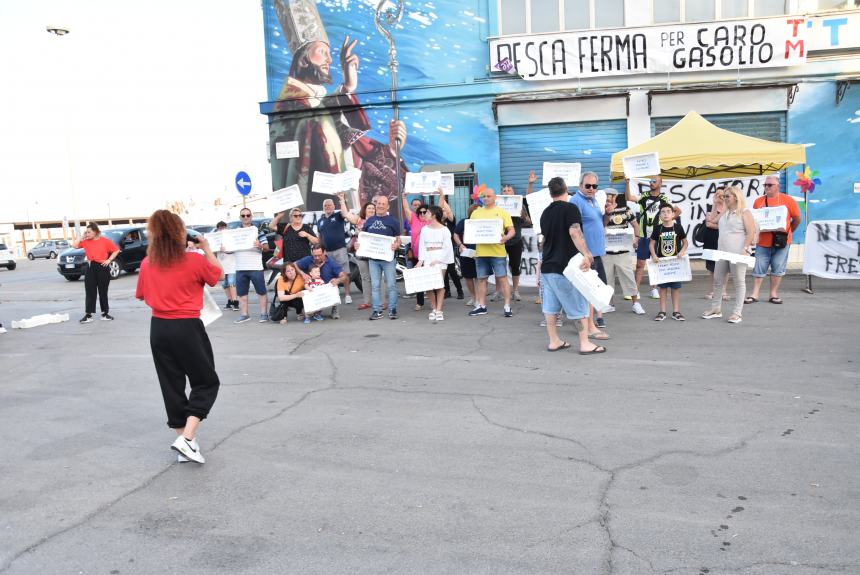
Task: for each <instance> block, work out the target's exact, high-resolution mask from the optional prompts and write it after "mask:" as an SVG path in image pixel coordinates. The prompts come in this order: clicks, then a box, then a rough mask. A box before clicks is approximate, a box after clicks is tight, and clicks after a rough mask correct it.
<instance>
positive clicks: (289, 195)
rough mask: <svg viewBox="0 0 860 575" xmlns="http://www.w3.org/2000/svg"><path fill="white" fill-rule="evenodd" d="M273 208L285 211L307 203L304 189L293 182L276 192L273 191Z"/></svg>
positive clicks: (271, 196) (271, 199) (270, 197)
mask: <svg viewBox="0 0 860 575" xmlns="http://www.w3.org/2000/svg"><path fill="white" fill-rule="evenodd" d="M269 200H270V202H271V205H272V208H273V210H274V211H275V212H283V211H286V210H289V209H292V208H295V207H297V206H301V205H302V204H304V203H305V201H304V199H303V198H302V191H301V190H300V189H299V186H298V185H296V184H293V185H292V186H289V187H287V188H282V189H280V190H278V191H276V192H272V195H270V196H269Z"/></svg>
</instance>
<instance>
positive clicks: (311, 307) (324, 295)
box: [302, 284, 340, 313]
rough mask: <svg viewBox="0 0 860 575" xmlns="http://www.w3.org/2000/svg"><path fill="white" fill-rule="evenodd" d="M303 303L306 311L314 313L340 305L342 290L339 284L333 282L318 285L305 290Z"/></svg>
mask: <svg viewBox="0 0 860 575" xmlns="http://www.w3.org/2000/svg"><path fill="white" fill-rule="evenodd" d="M302 304H304V308H305V313H313V312H315V311H319V310H321V309H325V308H327V307H331V306H333V305H340V292H339V291H338V287H337V286H334V285H331V284H325V285H321V286H316V287H314V288H313V289H309V290H306V291H305V294H304V295H303V296H302Z"/></svg>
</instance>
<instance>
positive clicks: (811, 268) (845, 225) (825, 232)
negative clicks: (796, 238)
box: [803, 220, 860, 280]
mask: <svg viewBox="0 0 860 575" xmlns="http://www.w3.org/2000/svg"><path fill="white" fill-rule="evenodd" d="M803 273H805V274H809V275H813V276H818V277H820V278H829V279H855V280H856V279H860V220H827V221H820V222H810V223H809V226H808V227H807V228H806V250H805V251H804V254H803Z"/></svg>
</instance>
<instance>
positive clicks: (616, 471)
mask: <svg viewBox="0 0 860 575" xmlns="http://www.w3.org/2000/svg"><path fill="white" fill-rule="evenodd" d="M472 406H473V407H474V409H475V411H477V412H478V414H479V415H480V416H481V418H482V419H483V420H484V421H485V422H487V423H488V424H490V425H492V426H494V427H499V428H501V429H505V430H508V431H514V432H517V433H523V434H525V435H538V436H541V437H546V438H549V439H556V440H559V441H564V442H566V443H573V444H574V445H577V446H579V447H580V448H582V449H584V450H585V451H586V452H587V453H589V454H591V451H590V450H589V449H588V447H586V446H585V444H583V443H582V442H580V441H578V440H576V439H573V438H571V437H564V436H560V435H555V434H552V433H547V432H543V431H539V430H531V429H522V428H519V427H515V426H512V425H506V424H504V423H500V422H498V421H494V420H493V419H491V418H490V417H489V416H488V415H487V414H486V413H485V412H484V410H482V409H481V408H480V407H479V406H478V403H477V402H476V401H475V399H474V398H472ZM763 433H764V431H756V432H755V433H752V434H750V435H748V436H746V437H743V438H741V439H739V440H738V441H736V442H735V443H732V444H731V445H728V446H726V447H724V448H722V449H717V450H715V451H709V452H704V453H703V452H699V451H693V450H691V449H671V450H668V451H661V452H658V453H655V454H654V455H651V456H649V457H645V458H642V459H638V460H636V461H631V462H630V463H625V464H623V465H619V466H617V467H613V468H607V467H603V466H601V465H600V464H598V463H595V462H594V461H591V460H590V459H586V458H581V457H562V456H558V455H554V454H550V455H551V456H552V457H555V458H557V459H563V460H566V461H570V462H574V463H580V464H583V465H586V466H588V467H590V468H592V469H594V470H596V471H599V472H601V473H604V474H606V475H607V478H606V480H605V481H604V482H603V485H602V486H601V488H600V490H599V492H598V495H599V496H598V501H597V507H598V510H599V515H598V517H597V519H596V521H597V523H598V524H599V525H600V527H601V528H602V529H603V531H604V532H605V533H606V538H607V540H608V542H609V549H608V550H607V553H606V559H605V560H604V564H605V566H606V573H608V574H609V575H611V574H612V573H614V570H615V564H614V561H613V554H614V553H615V552H616V550H617V549H621V550H624V551H627V552H628V553H630V554H632V555H633V556H634V557H636V558H637V559H639V560H640V561H642V562H643V563H647V564H648V565H649V567H650V568H651V571H652V572H653V573H656V570H655V568H654V566H653V564H652V562H651V561H650V560H649V559H647V558H645V557H642V556H640V555H639V554H637V553H636V552H635V551H633V550H632V549H630V548H628V547H625V546H623V545H620V544H619V543H618V542H617V541H615V539H614V537H613V534H612V528H611V525H610V523H611V505H610V504H609V502H608V500H607V499H608V497H609V491H610V490H611V489H612V485H613V483H614V482H615V480H616V479H617V478H618V476H619V475H620V474H622V473H624V472H626V471H630V470H632V469H635V468H637V467H641V466H643V465H648V464H649V463H654V462H655V461H657V460H659V459H662V458H664V457H669V456H672V455H689V456H692V457H702V458H708V459H710V458H716V457H723V456H725V455H728V454H730V453H733V452H735V451H739V450H742V449H745V448H746V447H747V446H748V445H749V443H750V441H752V440H753V439H755V438H757V437H758V436H760V435H762V434H763ZM592 521H594V520H592ZM664 573H665V572H664Z"/></svg>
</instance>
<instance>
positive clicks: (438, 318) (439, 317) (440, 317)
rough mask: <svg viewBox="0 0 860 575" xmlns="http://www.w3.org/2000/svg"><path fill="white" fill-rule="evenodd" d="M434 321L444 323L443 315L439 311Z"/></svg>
mask: <svg viewBox="0 0 860 575" xmlns="http://www.w3.org/2000/svg"><path fill="white" fill-rule="evenodd" d="M436 321H445V314H444V313H442V312H441V311H437V312H436Z"/></svg>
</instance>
